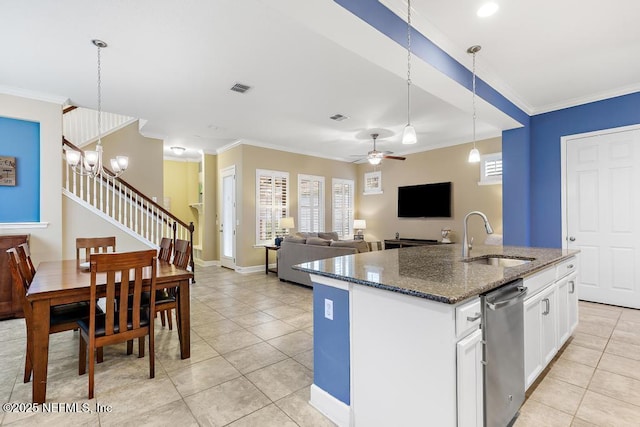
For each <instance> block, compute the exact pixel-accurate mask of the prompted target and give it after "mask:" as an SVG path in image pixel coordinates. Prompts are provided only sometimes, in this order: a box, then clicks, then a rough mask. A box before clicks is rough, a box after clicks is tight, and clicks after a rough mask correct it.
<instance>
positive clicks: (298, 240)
mask: <svg viewBox="0 0 640 427" xmlns="http://www.w3.org/2000/svg"><path fill="white" fill-rule="evenodd" d="M284 241H285V242H289V243H302V244H304V243H306V241H307V239H305V238H304V237H298V236H287V237H285V238H284Z"/></svg>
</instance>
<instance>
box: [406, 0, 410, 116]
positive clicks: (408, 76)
mask: <svg viewBox="0 0 640 427" xmlns="http://www.w3.org/2000/svg"><path fill="white" fill-rule="evenodd" d="M407 125H411V0H407Z"/></svg>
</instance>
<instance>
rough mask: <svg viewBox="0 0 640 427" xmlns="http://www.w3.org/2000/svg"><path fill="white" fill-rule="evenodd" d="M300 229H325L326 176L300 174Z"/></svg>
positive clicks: (311, 230) (316, 230)
mask: <svg viewBox="0 0 640 427" xmlns="http://www.w3.org/2000/svg"><path fill="white" fill-rule="evenodd" d="M298 231H302V232H318V231H324V177H323V176H314V175H298Z"/></svg>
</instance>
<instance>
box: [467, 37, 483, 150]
mask: <svg viewBox="0 0 640 427" xmlns="http://www.w3.org/2000/svg"><path fill="white" fill-rule="evenodd" d="M480 49H482V46H479V45H474V46H471V47H470V48H469V49H467V53H470V54H472V55H473V81H472V83H471V86H472V92H473V96H472V98H471V99H472V103H473V148H472V149H471V151H470V152H469V163H478V162H479V161H480V151H478V149H477V148H476V53H478V52H480Z"/></svg>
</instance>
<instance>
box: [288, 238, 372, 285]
mask: <svg viewBox="0 0 640 427" xmlns="http://www.w3.org/2000/svg"><path fill="white" fill-rule="evenodd" d="M368 251H369V247H368V245H367V242H365V241H364V240H339V239H338V234H337V233H297V234H296V235H294V236H287V237H285V238H284V240H283V241H282V243H281V244H280V249H278V278H279V279H280V280H282V281H285V280H286V281H288V282H294V283H298V284H301V285H305V286H313V285H312V283H311V279H310V278H309V273H305V272H302V271H298V270H294V269H293V268H291V267H292V266H294V265H296V264H302V263H304V262H308V261H316V260H320V259H326V258H333V257H339V256H343V255H352V254H356V253H360V252H368Z"/></svg>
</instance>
